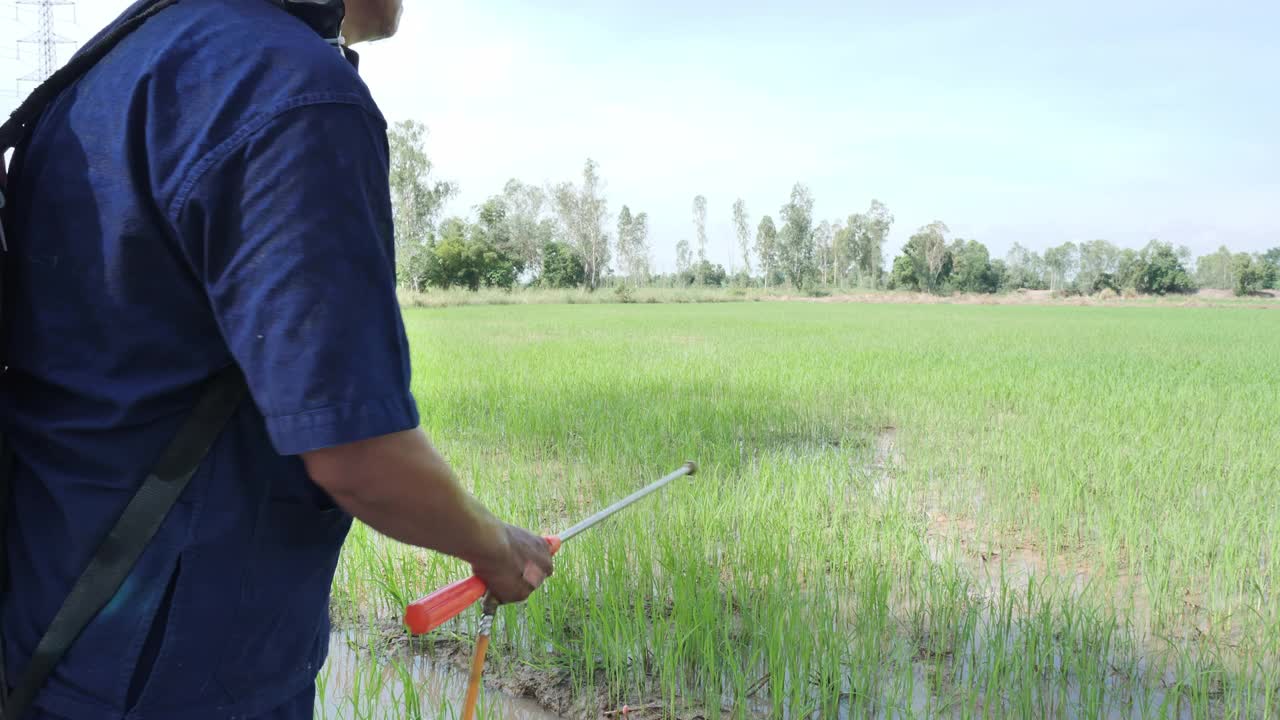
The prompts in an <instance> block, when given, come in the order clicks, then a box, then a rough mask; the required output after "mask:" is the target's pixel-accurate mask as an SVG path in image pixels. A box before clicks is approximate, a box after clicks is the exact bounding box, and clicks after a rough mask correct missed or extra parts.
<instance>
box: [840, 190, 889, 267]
mask: <svg viewBox="0 0 1280 720" xmlns="http://www.w3.org/2000/svg"><path fill="white" fill-rule="evenodd" d="M892 226H893V215H890V214H889V209H888V208H886V207H885V206H884V204H883V203H881V202H880V201H879V200H872V201H871V207H870V208H869V209H868V210H867V212H866V213H855V214H853V215H850V216H849V221H848V225H847V226H846V227H845V228H844V231H843V232H842V233H838V234H837V236H836V239H835V247H836V255H837V257H838V259H839V265H840V267H838V268H837V271H838V272H839V273H840V274H841V275H847V274H848V273H849V272H850V271H853V272H855V273H856V274H857V278H858V280H857V282H858V284H859V285H860V286H863V287H879V285H880V276H881V275H882V274H883V273H884V242H885V239H886V238H887V237H888V236H889V229H890V228H891V227H892Z"/></svg>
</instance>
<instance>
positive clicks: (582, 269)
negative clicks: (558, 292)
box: [538, 240, 587, 288]
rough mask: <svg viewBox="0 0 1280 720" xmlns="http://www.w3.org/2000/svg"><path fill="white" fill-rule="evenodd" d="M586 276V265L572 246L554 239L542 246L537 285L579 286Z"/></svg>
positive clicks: (554, 286) (556, 286) (553, 286)
mask: <svg viewBox="0 0 1280 720" xmlns="http://www.w3.org/2000/svg"><path fill="white" fill-rule="evenodd" d="M586 277H587V271H586V266H585V265H584V264H583V262H582V258H580V257H578V253H577V252H576V251H575V250H574V249H573V248H572V247H570V246H569V245H567V244H565V243H562V242H556V241H554V240H553V241H551V242H548V243H547V244H546V245H543V246H542V273H541V274H540V275H539V276H538V284H539V285H541V286H543V287H552V288H573V287H579V286H581V285H583V284H584V283H585V282H586Z"/></svg>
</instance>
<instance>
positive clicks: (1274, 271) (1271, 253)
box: [1262, 247, 1280, 290]
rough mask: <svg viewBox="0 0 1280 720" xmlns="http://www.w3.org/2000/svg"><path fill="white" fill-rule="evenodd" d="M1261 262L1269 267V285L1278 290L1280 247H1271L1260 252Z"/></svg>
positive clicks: (1279, 281)
mask: <svg viewBox="0 0 1280 720" xmlns="http://www.w3.org/2000/svg"><path fill="white" fill-rule="evenodd" d="M1262 262H1263V263H1264V264H1266V265H1267V266H1268V267H1270V268H1271V270H1270V271H1268V272H1269V274H1270V275H1271V278H1272V280H1271V287H1272V288H1274V289H1276V290H1280V247H1273V248H1271V249H1270V250H1268V251H1266V252H1265V253H1263V254H1262Z"/></svg>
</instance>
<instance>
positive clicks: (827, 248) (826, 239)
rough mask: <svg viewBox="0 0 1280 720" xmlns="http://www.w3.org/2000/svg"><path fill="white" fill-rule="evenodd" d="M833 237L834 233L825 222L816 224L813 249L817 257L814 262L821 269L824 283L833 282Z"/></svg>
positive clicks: (829, 224)
mask: <svg viewBox="0 0 1280 720" xmlns="http://www.w3.org/2000/svg"><path fill="white" fill-rule="evenodd" d="M834 237H835V231H834V230H832V228H831V223H829V222H827V221H826V220H823V221H822V222H820V223H818V227H816V228H814V230H813V248H814V251H815V253H816V255H817V257H816V258H815V260H816V262H817V265H818V268H820V269H821V273H822V280H823V282H826V283H832V282H834V281H835V253H834V252H833V250H834V248H833V247H832V239H833V238H834Z"/></svg>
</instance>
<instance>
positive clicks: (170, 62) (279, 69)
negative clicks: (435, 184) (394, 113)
mask: <svg viewBox="0 0 1280 720" xmlns="http://www.w3.org/2000/svg"><path fill="white" fill-rule="evenodd" d="M137 34H138V36H139V37H138V38H136V41H137V42H136V43H135V45H134V48H133V51H132V52H133V53H134V54H138V55H141V57H137V58H136V59H137V60H141V61H142V63H141V64H142V65H144V66H146V73H145V74H146V75H147V76H148V77H146V78H145V80H146V82H148V83H149V84H150V85H151V86H152V91H153V92H158V93H161V94H164V93H168V94H169V95H170V97H169V98H164V97H158V98H156V99H157V100H159V101H160V102H163V101H165V100H166V99H168V100H172V101H175V102H181V103H185V108H184V109H189V110H192V111H195V112H198V113H208V114H209V117H208V119H209V120H214V121H216V120H218V119H220V117H221V118H226V117H227V116H228V115H231V116H234V115H236V114H241V113H243V114H244V115H245V116H246V117H241V118H239V120H240V121H244V120H247V119H249V117H250V116H254V115H258V114H261V113H264V112H271V111H272V110H273V108H277V109H278V108H282V107H286V106H289V105H291V104H296V103H297V102H298V101H299V99H300V98H317V97H319V98H324V97H329V98H332V99H334V100H341V101H343V102H348V103H355V104H359V105H361V106H363V107H365V109H367V110H369V111H370V112H372V113H374V114H375V115H377V114H378V109H377V105H376V104H375V103H374V101H373V98H372V96H371V95H370V93H369V90H368V87H367V86H366V85H365V83H364V81H363V80H361V78H360V76H359V74H358V73H357V72H356V70H355V68H354V67H352V65H351V63H350V62H348V61H347V59H346V58H344V57H343V55H342V53H341V52H340V51H339V50H338V49H337V48H336V47H334V46H333V45H332V44H330V43H329V42H327V41H326V40H324V39H323V38H321V37H320V36H319V35H317V34H316V32H315V31H314V30H312V29H311V28H310V27H308V26H307V25H306V24H305V23H303V22H302V21H301V20H299V19H297V18H295V17H293V16H292V15H290V14H288V13H287V12H285V11H284V10H282V9H280V8H279V7H278V6H276V5H275V4H273V3H271V2H269V0H184V2H180V3H177V4H175V5H174V6H173V7H172V8H169V9H167V10H165V11H164V12H162V13H160V14H159V15H157V16H156V17H155V18H152V19H151V20H150V21H148V23H146V25H144V26H143V27H142V29H140V30H139V31H137ZM379 118H381V116H380V115H379Z"/></svg>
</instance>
